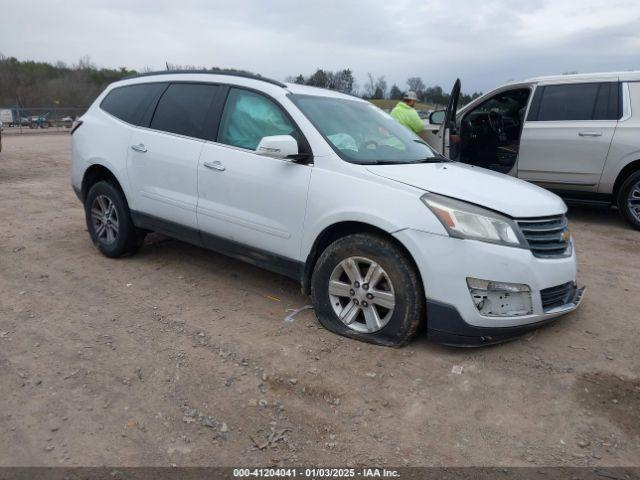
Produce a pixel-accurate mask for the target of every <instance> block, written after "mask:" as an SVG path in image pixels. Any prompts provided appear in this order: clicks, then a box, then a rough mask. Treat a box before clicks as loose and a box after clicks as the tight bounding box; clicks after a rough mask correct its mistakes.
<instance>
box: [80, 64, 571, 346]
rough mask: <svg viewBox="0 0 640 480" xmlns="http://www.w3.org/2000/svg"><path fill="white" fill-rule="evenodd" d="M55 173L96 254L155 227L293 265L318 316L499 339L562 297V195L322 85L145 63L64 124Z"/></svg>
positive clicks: (401, 331)
mask: <svg viewBox="0 0 640 480" xmlns="http://www.w3.org/2000/svg"><path fill="white" fill-rule="evenodd" d="M72 133H73V137H72V138H73V163H72V184H73V187H74V190H75V191H76V194H77V195H78V197H79V198H80V200H81V201H82V202H83V204H84V207H85V212H86V222H87V228H88V231H89V235H90V237H91V240H92V241H93V243H94V244H95V246H96V247H97V248H98V250H99V251H100V252H102V253H103V254H104V255H106V256H108V257H119V256H122V255H125V254H131V253H134V252H135V251H136V250H138V249H139V248H140V247H141V246H142V243H143V240H144V237H145V235H146V233H147V232H150V231H156V232H161V233H163V234H166V235H169V236H172V237H175V238H178V239H181V240H184V241H187V242H190V243H192V244H195V245H199V246H203V247H206V248H210V249H212V250H215V251H218V252H221V253H223V254H226V255H229V256H232V257H235V258H239V259H242V260H244V261H248V262H251V263H253V264H255V265H258V266H261V267H264V268H267V269H270V270H272V271H274V272H277V273H280V274H283V275H287V276H289V277H292V278H294V279H296V280H298V281H299V282H300V284H301V286H302V289H303V291H304V292H305V293H307V294H310V295H311V298H312V300H313V305H314V307H315V314H316V316H317V318H318V320H319V321H320V322H321V323H322V325H324V326H325V327H326V328H328V329H329V330H331V331H333V332H336V333H338V334H341V335H346V336H349V337H352V338H356V339H359V340H364V341H368V342H373V343H377V344H382V345H390V346H399V345H402V344H404V343H405V342H407V341H408V340H409V339H410V338H412V337H413V336H414V335H415V334H416V333H418V332H419V331H420V330H421V328H422V327H426V329H427V332H428V336H429V337H430V338H431V339H433V340H434V341H438V342H442V343H447V344H454V345H461V344H475V345H477V344H487V343H495V342H499V341H503V340H505V339H507V338H512V337H514V336H517V335H520V334H522V333H523V332H525V331H527V330H529V329H531V328H534V327H537V326H539V325H542V324H544V323H547V322H549V321H551V320H553V319H555V318H557V317H558V316H560V315H562V314H565V313H567V312H570V311H572V310H574V309H575V308H577V306H578V304H579V303H580V300H581V298H582V292H583V290H582V289H581V288H578V286H577V284H576V256H575V251H574V248H573V243H572V240H571V236H570V233H569V229H568V224H567V219H566V217H565V213H566V206H565V204H564V203H563V201H562V200H561V199H560V198H559V197H557V196H556V195H554V194H553V193H550V192H548V191H545V190H543V189H542V188H539V187H537V186H534V185H532V184H529V183H526V182H524V181H521V180H518V179H516V178H512V177H508V176H506V175H502V174H499V173H495V172H491V171H488V170H485V169H481V168H478V167H474V166H469V165H464V164H460V163H457V162H450V161H448V160H447V159H445V158H444V157H442V156H440V155H439V154H437V153H435V152H434V150H432V149H431V147H429V146H428V145H427V144H425V143H424V142H423V141H421V140H420V139H419V138H418V137H417V136H415V135H414V134H413V133H411V132H409V131H408V130H407V129H406V128H404V127H403V126H401V125H399V124H398V123H397V122H395V121H394V120H393V119H392V118H391V117H390V116H389V115H387V114H386V113H384V112H382V111H381V110H380V109H378V108H376V107H375V106H373V105H371V104H370V103H369V102H366V101H364V100H361V99H358V98H355V97H351V96H348V95H343V94H340V93H337V92H333V91H329V90H324V89H319V88H313V87H308V86H302V85H296V84H283V83H280V82H277V81H274V80H268V79H265V78H263V77H253V76H250V75H241V74H222V73H211V72H206V73H205V72H203V73H195V72H175V73H162V74H145V75H140V76H137V77H133V78H130V79H126V80H123V81H119V82H116V83H114V84H112V85H110V86H109V87H108V88H107V89H106V90H105V91H104V92H103V93H102V94H101V95H100V96H99V97H98V98H97V100H96V101H95V102H94V104H93V105H92V106H91V107H90V108H89V110H88V111H87V113H86V114H85V115H83V116H82V118H81V119H79V120H78V121H76V122H75V123H74V125H73V127H72Z"/></svg>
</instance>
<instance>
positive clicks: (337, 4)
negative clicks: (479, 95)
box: [0, 0, 640, 92]
mask: <svg viewBox="0 0 640 480" xmlns="http://www.w3.org/2000/svg"><path fill="white" fill-rule="evenodd" d="M0 53H2V54H4V55H6V56H14V57H17V58H19V59H21V60H27V59H29V60H40V61H49V62H55V61H58V60H61V61H64V62H66V63H68V64H73V63H75V62H77V61H78V60H79V59H80V58H81V57H84V56H89V57H90V59H91V61H92V62H93V63H94V64H96V65H97V66H100V67H123V66H124V67H128V68H133V69H136V70H141V69H143V68H145V67H148V68H152V69H164V66H165V62H169V63H172V64H180V65H194V66H200V67H212V66H217V67H225V68H239V69H244V70H249V71H252V72H256V73H260V74H262V75H264V76H268V77H272V78H275V79H278V80H284V79H285V78H286V77H287V76H290V75H297V74H298V73H302V74H304V75H309V74H311V73H313V72H314V71H315V70H316V69H317V68H325V69H329V70H337V69H342V68H351V70H352V71H353V72H354V75H355V76H356V79H357V80H358V83H359V84H360V85H363V84H364V83H365V81H366V78H367V73H371V74H373V75H374V76H375V77H378V76H382V75H384V76H385V78H386V80H387V83H388V85H389V87H390V86H391V85H392V84H393V83H397V84H398V86H399V87H400V88H401V89H405V88H406V83H405V82H406V79H407V78H408V77H412V76H419V77H422V79H423V81H424V82H425V84H426V85H440V86H442V87H443V88H444V90H446V91H448V90H449V89H450V88H451V85H452V84H453V82H454V81H455V79H456V78H457V77H459V78H460V79H461V80H462V84H463V91H465V92H473V91H487V90H490V89H491V88H493V87H496V86H498V85H500V84H502V83H505V82H507V81H511V80H523V79H526V78H530V77H533V76H539V75H549V74H560V73H564V72H580V73H588V72H599V71H613V70H631V69H638V70H640V1H638V0H566V1H563V0H551V1H544V0H484V1H477V0H475V1H471V0H387V1H382V0H378V1H364V0H322V1H314V0H234V1H218V0H173V1H164V0H155V1H148V0H139V1H136V0H129V1H125V0H111V1H107V0H105V1H102V2H99V1H93V0H80V1H77V0H64V1H63V0H44V1H30V0H19V1H15V0H0Z"/></svg>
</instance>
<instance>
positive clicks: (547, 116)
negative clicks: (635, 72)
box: [527, 82, 620, 121]
mask: <svg viewBox="0 0 640 480" xmlns="http://www.w3.org/2000/svg"><path fill="white" fill-rule="evenodd" d="M619 92H620V86H619V84H618V83H617V82H602V83H572V84H565V85H546V86H543V87H538V88H537V89H536V94H535V96H534V99H533V102H532V104H531V109H530V111H529V117H528V118H527V120H529V121H558V120H617V119H618V118H620V93H619Z"/></svg>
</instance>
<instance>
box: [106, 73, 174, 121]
mask: <svg viewBox="0 0 640 480" xmlns="http://www.w3.org/2000/svg"><path fill="white" fill-rule="evenodd" d="M166 86H167V84H166V83H144V84H140V85H130V86H127V87H118V88H114V89H113V90H111V91H110V92H109V93H108V94H107V96H106V97H105V99H104V100H102V103H101V104H100V107H101V108H102V109H103V110H105V111H107V112H109V113H110V114H111V115H114V116H115V117H118V118H119V119H120V120H124V121H125V122H128V123H131V124H133V125H141V124H142V123H144V117H145V113H147V111H148V110H150V107H151V104H152V103H153V102H154V101H155V99H156V98H157V96H158V95H160V93H161V92H162V90H163V89H164V88H165V87H166Z"/></svg>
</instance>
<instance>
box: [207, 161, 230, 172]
mask: <svg viewBox="0 0 640 480" xmlns="http://www.w3.org/2000/svg"><path fill="white" fill-rule="evenodd" d="M203 165H204V166H205V167H207V168H210V169H211V170H218V171H219V172H224V171H225V170H226V168H225V167H224V165H222V163H220V162H219V161H218V160H216V161H215V162H204V163H203Z"/></svg>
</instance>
